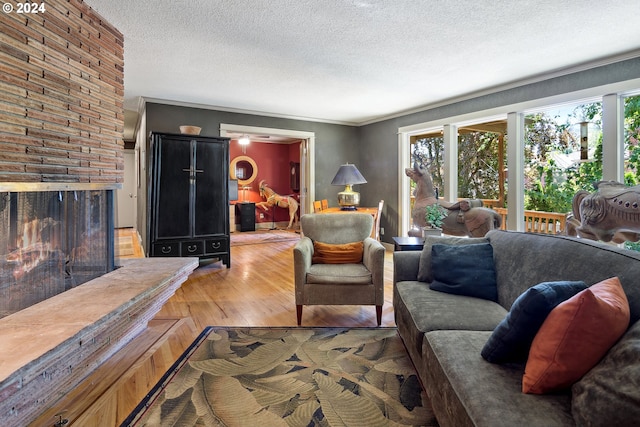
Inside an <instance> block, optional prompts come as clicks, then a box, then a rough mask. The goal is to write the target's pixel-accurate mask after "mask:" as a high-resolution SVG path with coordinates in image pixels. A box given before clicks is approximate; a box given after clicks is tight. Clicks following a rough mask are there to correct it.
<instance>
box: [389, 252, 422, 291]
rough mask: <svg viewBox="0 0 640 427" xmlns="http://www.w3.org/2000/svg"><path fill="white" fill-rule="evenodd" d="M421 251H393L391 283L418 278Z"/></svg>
mask: <svg viewBox="0 0 640 427" xmlns="http://www.w3.org/2000/svg"><path fill="white" fill-rule="evenodd" d="M421 254H422V251H398V252H394V253H393V283H394V284H395V283H398V282H403V281H408V280H412V281H415V280H418V270H419V268H420V255H421Z"/></svg>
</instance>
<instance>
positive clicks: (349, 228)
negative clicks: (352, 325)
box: [293, 213, 385, 326]
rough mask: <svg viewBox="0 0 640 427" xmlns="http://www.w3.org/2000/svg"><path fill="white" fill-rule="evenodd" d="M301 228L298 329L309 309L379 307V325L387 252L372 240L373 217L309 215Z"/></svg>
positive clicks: (296, 257) (297, 265)
mask: <svg viewBox="0 0 640 427" xmlns="http://www.w3.org/2000/svg"><path fill="white" fill-rule="evenodd" d="M300 224H301V230H302V237H301V238H300V241H299V242H298V243H297V244H296V246H295V247H294V249H293V259H294V274H295V291H296V311H297V316H298V325H300V324H301V323H302V307H303V306H305V305H375V306H376V318H377V321H378V326H379V325H380V324H381V322H382V305H383V304H384V252H385V249H384V246H382V244H381V243H380V242H378V241H377V240H375V239H372V238H371V237H370V236H371V230H372V227H373V217H372V216H371V215H369V214H365V213H334V214H307V215H303V216H302V218H300ZM360 251H361V252H360ZM359 253H361V254H362V256H361V257H360V256H359Z"/></svg>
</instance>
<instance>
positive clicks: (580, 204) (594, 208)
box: [567, 181, 640, 243]
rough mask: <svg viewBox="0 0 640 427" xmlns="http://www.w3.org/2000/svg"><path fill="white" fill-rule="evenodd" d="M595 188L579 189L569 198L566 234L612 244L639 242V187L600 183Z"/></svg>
mask: <svg viewBox="0 0 640 427" xmlns="http://www.w3.org/2000/svg"><path fill="white" fill-rule="evenodd" d="M595 187H596V192H595V193H591V194H590V193H589V192H588V191H585V190H580V191H578V192H577V193H576V195H575V196H573V203H572V205H573V209H572V210H573V217H572V218H571V217H570V218H569V219H568V221H567V234H568V235H570V236H576V235H577V236H579V237H584V238H586V239H591V240H602V241H603V242H610V241H612V240H613V241H614V242H615V243H622V242H625V241H627V240H628V241H631V242H636V241H638V240H640V185H636V186H635V187H627V186H626V185H624V184H622V183H620V182H616V181H600V182H598V183H596V184H595Z"/></svg>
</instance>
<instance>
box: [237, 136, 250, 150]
mask: <svg viewBox="0 0 640 427" xmlns="http://www.w3.org/2000/svg"><path fill="white" fill-rule="evenodd" d="M250 142H251V140H250V139H249V137H248V136H247V135H242V137H240V139H238V144H240V146H241V147H242V154H247V145H249V143H250Z"/></svg>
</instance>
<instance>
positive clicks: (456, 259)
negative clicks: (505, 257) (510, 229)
mask: <svg viewBox="0 0 640 427" xmlns="http://www.w3.org/2000/svg"><path fill="white" fill-rule="evenodd" d="M431 270H432V272H433V282H431V284H430V285H429V287H430V288H431V289H433V290H436V291H440V292H447V293H450V294H456V295H466V296H471V297H476V298H482V299H487V300H490V301H497V300H498V293H497V288H496V270H495V267H494V265H493V248H492V247H491V245H490V244H488V243H479V244H475V245H442V244H435V245H433V246H432V247H431Z"/></svg>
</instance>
